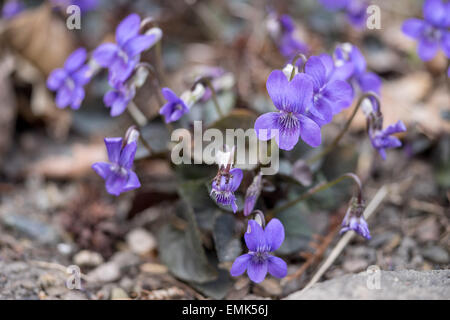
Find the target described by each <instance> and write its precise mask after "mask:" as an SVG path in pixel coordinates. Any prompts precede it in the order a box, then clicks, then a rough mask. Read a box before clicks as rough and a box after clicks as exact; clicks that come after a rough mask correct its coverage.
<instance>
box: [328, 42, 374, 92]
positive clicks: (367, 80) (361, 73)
mask: <svg viewBox="0 0 450 320" xmlns="http://www.w3.org/2000/svg"><path fill="white" fill-rule="evenodd" d="M334 60H335V65H336V66H339V67H342V66H344V65H346V64H348V63H351V64H352V66H353V70H352V73H351V75H350V78H349V81H350V82H351V83H352V84H353V85H357V86H358V87H359V88H360V89H361V91H362V92H369V91H372V92H375V93H377V94H378V95H379V94H380V89H381V79H380V78H379V77H378V76H377V75H376V74H375V73H373V72H368V71H367V70H366V68H367V63H366V59H364V56H363V55H362V53H361V51H359V49H358V48H357V47H356V46H354V45H352V44H350V43H343V44H340V45H338V46H337V47H336V49H335V50H334Z"/></svg>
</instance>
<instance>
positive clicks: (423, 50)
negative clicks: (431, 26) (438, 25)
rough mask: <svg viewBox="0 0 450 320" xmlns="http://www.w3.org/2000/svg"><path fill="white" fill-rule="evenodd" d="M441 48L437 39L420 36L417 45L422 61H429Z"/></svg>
mask: <svg viewBox="0 0 450 320" xmlns="http://www.w3.org/2000/svg"><path fill="white" fill-rule="evenodd" d="M438 49H439V43H438V42H437V41H430V40H429V39H427V38H420V39H419V45H418V46H417V53H418V55H419V58H420V59H422V61H429V60H431V59H433V58H434V56H435V55H436V53H437V51H438Z"/></svg>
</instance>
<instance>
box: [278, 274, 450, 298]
mask: <svg viewBox="0 0 450 320" xmlns="http://www.w3.org/2000/svg"><path fill="white" fill-rule="evenodd" d="M378 275H379V289H376V288H377V285H376V284H377V281H370V279H375V278H374V277H376V276H378ZM369 277H371V278H369ZM369 288H372V289H369ZM285 299H287V300H325V299H331V300H348V299H350V300H390V299H393V300H410V299H414V300H422V299H433V300H440V299H450V270H433V271H413V270H403V271H379V273H378V272H376V273H375V274H373V273H372V274H371V275H367V273H366V272H361V273H358V274H352V275H345V276H342V277H339V278H336V279H332V280H327V281H324V282H321V283H317V284H315V285H314V286H312V287H311V288H309V289H308V290H305V291H297V292H294V293H293V294H291V295H289V296H287V297H286V298H285Z"/></svg>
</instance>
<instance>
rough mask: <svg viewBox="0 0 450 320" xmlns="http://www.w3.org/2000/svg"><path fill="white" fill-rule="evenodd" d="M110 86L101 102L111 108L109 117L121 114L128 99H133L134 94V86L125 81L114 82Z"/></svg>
mask: <svg viewBox="0 0 450 320" xmlns="http://www.w3.org/2000/svg"><path fill="white" fill-rule="evenodd" d="M112 87H113V89H111V90H110V91H108V92H107V93H106V94H105V95H104V97H103V102H104V103H105V105H106V106H107V107H110V108H111V111H110V114H111V117H115V116H118V115H120V114H122V113H123V112H124V111H125V109H126V108H127V106H128V104H129V103H130V101H131V100H133V98H134V96H135V95H136V88H135V86H134V85H132V84H128V83H127V82H125V83H122V82H116V83H115V84H113V85H112Z"/></svg>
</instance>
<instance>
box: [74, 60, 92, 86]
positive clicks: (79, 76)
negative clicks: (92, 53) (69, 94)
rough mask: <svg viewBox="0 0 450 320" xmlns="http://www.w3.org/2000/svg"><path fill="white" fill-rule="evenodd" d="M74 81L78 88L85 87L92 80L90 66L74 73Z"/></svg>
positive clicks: (85, 66)
mask: <svg viewBox="0 0 450 320" xmlns="http://www.w3.org/2000/svg"><path fill="white" fill-rule="evenodd" d="M72 79H73V81H74V82H75V84H76V85H77V86H84V85H85V84H87V83H88V82H89V81H90V80H91V68H90V67H89V66H88V65H84V66H82V67H81V68H80V69H78V70H77V71H75V72H74V73H72Z"/></svg>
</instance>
